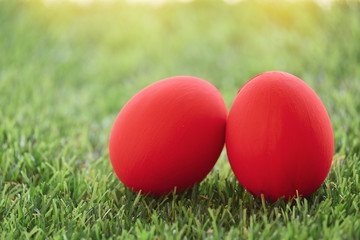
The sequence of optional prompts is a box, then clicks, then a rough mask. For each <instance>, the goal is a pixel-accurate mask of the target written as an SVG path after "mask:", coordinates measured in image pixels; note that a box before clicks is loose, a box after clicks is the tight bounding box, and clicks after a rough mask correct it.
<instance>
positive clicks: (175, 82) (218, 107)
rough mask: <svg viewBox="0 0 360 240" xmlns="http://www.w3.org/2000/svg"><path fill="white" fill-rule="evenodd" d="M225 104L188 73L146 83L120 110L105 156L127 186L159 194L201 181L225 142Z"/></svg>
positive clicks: (209, 87)
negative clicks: (106, 155)
mask: <svg viewBox="0 0 360 240" xmlns="http://www.w3.org/2000/svg"><path fill="white" fill-rule="evenodd" d="M226 119H227V108H226V105H225V102H224V100H223V98H222V96H221V94H220V92H219V91H218V90H217V89H216V88H215V87H214V86H213V85H212V84H210V83H209V82H207V81H205V80H202V79H200V78H196V77H191V76H179V77H172V78H167V79H164V80H161V81H158V82H156V83H153V84H151V85H149V86H148V87H146V88H144V89H143V90H141V91H140V92H138V93H137V94H136V95H135V96H133V97H132V98H131V99H130V100H129V101H128V102H127V103H126V105H125V106H124V107H123V108H122V109H121V111H120V113H119V115H118V116H117V118H116V120H115V123H114V125H113V127H112V130H111V134H110V140H109V155H110V159H111V163H112V166H113V169H114V171H115V173H116V175H117V176H118V178H119V179H120V180H121V181H122V182H123V183H124V184H125V185H126V186H127V187H129V188H130V189H132V190H134V191H140V190H141V192H142V193H150V194H155V195H161V194H164V193H168V192H171V191H173V190H174V188H175V187H176V189H177V191H178V190H179V191H181V190H184V189H187V188H189V187H191V186H193V185H194V184H195V183H199V182H201V181H202V180H203V179H204V178H205V176H206V175H207V174H208V173H209V172H210V170H211V169H212V168H213V166H214V164H215V163H216V161H217V159H218V158H219V156H220V153H221V151H222V149H223V146H224V142H225V126H226Z"/></svg>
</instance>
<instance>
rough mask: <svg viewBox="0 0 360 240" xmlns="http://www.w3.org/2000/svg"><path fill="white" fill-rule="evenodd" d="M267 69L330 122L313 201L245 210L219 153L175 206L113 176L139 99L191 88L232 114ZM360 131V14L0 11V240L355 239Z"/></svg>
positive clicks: (20, 7)
mask: <svg viewBox="0 0 360 240" xmlns="http://www.w3.org/2000/svg"><path fill="white" fill-rule="evenodd" d="M269 70H281V71H287V72H290V73H292V74H295V75H297V76H299V77H300V78H302V79H304V80H305V81H306V82H307V83H308V84H309V85H310V86H311V87H312V88H313V89H314V90H315V91H316V92H317V93H318V95H319V96H320V98H321V99H322V101H323V103H324V105H325V106H326V108H327V109H328V112H329V115H330V117H331V120H332V124H333V128H334V135H335V155H334V161H333V165H332V168H331V171H330V173H329V176H328V178H327V179H326V181H325V183H324V184H323V185H322V186H321V187H320V188H319V189H318V190H317V191H316V192H315V193H314V194H313V195H311V196H310V197H308V198H306V199H297V200H296V201H295V202H293V203H287V202H285V201H283V200H280V201H278V202H276V203H268V202H265V201H261V200H259V199H254V198H253V197H252V195H250V194H249V193H247V192H246V191H244V189H243V188H242V187H241V186H240V185H239V183H238V182H237V180H236V179H235V177H234V175H233V173H232V172H231V169H230V166H229V164H228V162H227V159H226V154H225V153H223V154H222V156H221V158H220V159H219V161H218V163H217V165H216V166H215V168H214V169H213V171H212V172H211V173H210V174H209V176H208V177H207V178H206V179H205V180H204V181H203V182H202V183H201V184H200V185H198V186H196V187H195V188H194V189H192V190H190V191H188V192H186V193H184V194H180V195H177V196H167V197H161V198H154V197H143V196H141V195H137V194H135V193H133V192H131V191H130V190H128V189H126V188H125V187H124V186H123V185H122V184H121V182H120V181H119V180H118V179H117V177H116V176H115V175H114V173H113V171H112V168H111V164H110V161H109V157H108V150H107V144H108V136H109V132H110V129H111V126H112V123H113V121H114V120H115V117H116V115H117V113H118V112H119V110H120V109H121V107H122V106H123V105H124V104H125V103H126V101H127V100H128V99H129V98H130V97H131V96H132V95H133V94H135V93H136V92H137V91H139V90H140V89H141V88H143V87H145V86H146V85H148V84H150V83H152V82H154V81H156V80H159V79H162V78H165V77H169V76H175V75H194V76H197V77H201V78H204V79H206V80H208V81H210V82H212V83H213V84H214V85H215V86H216V87H217V88H219V90H220V91H221V93H222V94H223V96H224V98H225V101H226V103H227V105H228V107H230V106H231V103H232V100H233V98H234V97H235V94H236V92H237V90H238V89H239V88H240V87H241V86H242V85H243V84H244V83H245V82H246V81H247V80H248V79H250V78H251V77H253V76H255V75H256V74H259V73H261V72H264V71H269ZM359 128H360V6H359V4H348V5H347V4H341V3H340V4H337V5H334V6H333V7H332V8H331V9H327V8H326V7H325V8H320V7H319V6H318V5H316V4H314V3H311V2H307V3H294V4H290V3H281V2H280V3H275V4H273V5H270V4H259V3H249V2H243V3H241V4H239V5H234V6H230V5H226V4H223V3H221V2H216V1H215V2H213V1H197V2H195V3H192V4H173V5H166V6H163V7H160V8H153V7H149V6H127V5H125V4H117V5H106V4H105V5H94V6H87V7H79V6H77V5H56V4H55V5H49V6H44V5H43V4H41V3H36V2H32V3H29V2H22V3H21V2H14V1H12V2H10V1H9V2H7V1H5V2H3V1H2V2H0V166H1V167H0V238H1V239H16V238H17V239H26V238H31V237H32V238H37V239H43V238H54V239H80V238H85V239H88V238H94V239H101V238H108V237H111V238H123V239H132V238H141V239H156V238H160V239H165V238H170V239H172V238H174V239H182V238H184V239H200V238H209V239H211V238H213V239H237V238H249V239H259V238H262V239H279V238H280V237H281V238H283V239H294V238H296V239H319V238H326V239H337V238H342V239H359V238H360V210H359V209H360V197H359V192H360V179H359V178H360V163H359V154H360V138H359V135H360V129H359Z"/></svg>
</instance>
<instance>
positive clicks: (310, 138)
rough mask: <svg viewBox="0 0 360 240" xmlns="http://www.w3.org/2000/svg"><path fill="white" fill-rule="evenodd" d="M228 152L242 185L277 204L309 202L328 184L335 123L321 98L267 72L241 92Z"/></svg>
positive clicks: (282, 74)
mask: <svg viewBox="0 0 360 240" xmlns="http://www.w3.org/2000/svg"><path fill="white" fill-rule="evenodd" d="M226 149H227V154H228V158H229V162H230V165H231V168H232V169H233V171H234V173H235V176H236V178H237V179H238V180H239V182H240V184H241V185H242V186H243V187H245V188H246V189H247V190H248V191H249V192H251V193H252V194H254V195H255V196H260V194H263V195H264V197H265V199H271V200H272V201H276V200H277V199H278V198H280V197H282V196H285V199H289V198H292V197H294V196H296V195H297V192H298V194H299V195H301V196H303V197H306V196H308V195H310V194H311V193H313V192H314V191H315V190H316V189H317V188H318V187H319V186H320V185H321V184H322V183H323V181H324V180H325V178H326V176H327V174H328V172H329V170H330V166H331V162H332V157H333V153H334V136H333V130H332V127H331V122H330V118H329V116H328V113H327V111H326V109H325V107H324V105H323V104H322V102H321V100H320V98H319V97H318V96H317V95H316V93H315V92H314V91H313V90H312V89H311V88H310V87H309V86H308V85H307V84H306V83H305V82H304V81H302V80H301V79H299V78H297V77H295V76H293V75H291V74H289V73H285V72H266V73H262V74H260V75H258V76H256V77H254V78H252V79H251V80H250V81H248V82H247V83H246V84H245V85H244V86H243V87H242V88H241V89H240V91H239V92H238V94H237V96H236V98H235V100H234V103H233V105H232V107H231V109H230V113H229V117H228V121H227V126H226Z"/></svg>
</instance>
